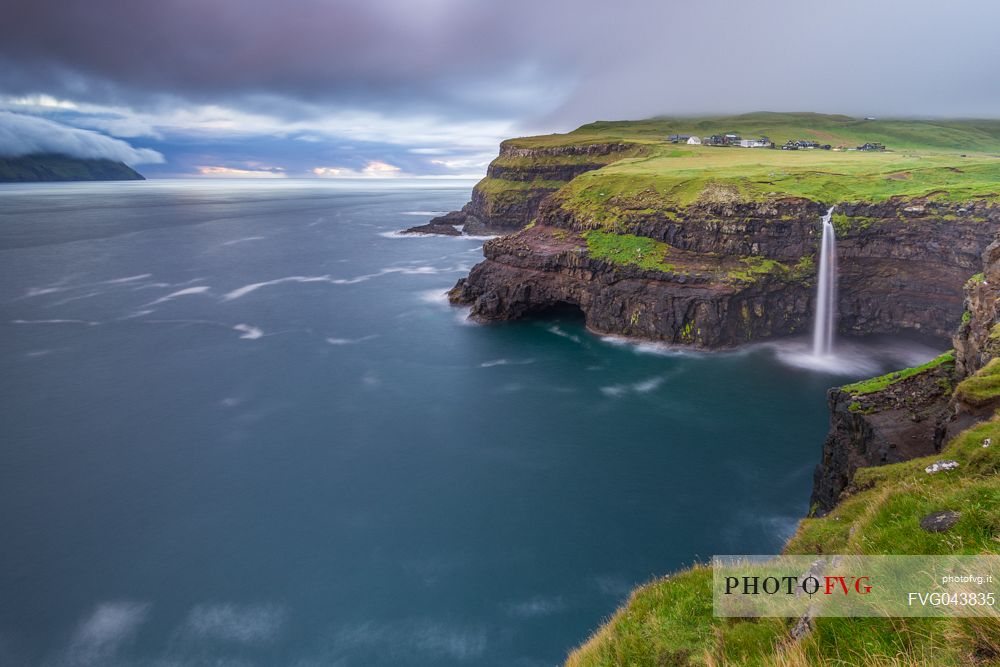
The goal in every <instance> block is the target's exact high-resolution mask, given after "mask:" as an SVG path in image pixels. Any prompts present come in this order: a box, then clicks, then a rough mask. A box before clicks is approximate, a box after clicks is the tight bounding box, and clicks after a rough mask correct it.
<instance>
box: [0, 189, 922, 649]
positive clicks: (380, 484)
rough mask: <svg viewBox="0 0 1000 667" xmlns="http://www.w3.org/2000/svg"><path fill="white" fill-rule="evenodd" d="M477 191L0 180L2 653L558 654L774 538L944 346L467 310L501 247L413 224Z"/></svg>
mask: <svg viewBox="0 0 1000 667" xmlns="http://www.w3.org/2000/svg"><path fill="white" fill-rule="evenodd" d="M469 186H470V184H468V183H440V182H431V183H428V182H421V183H416V182H414V183H406V182H389V183H383V182H346V183H326V182H323V183H317V182H282V183H260V182H251V183H246V182H209V183H203V182H184V181H151V182H144V183H100V184H52V185H34V186H3V187H0V664H3V665H46V666H48V665H56V666H61V665H102V666H103V665H171V666H178V667H188V666H194V665H295V666H303V667H305V666H310V665H466V664H468V665H553V664H557V663H559V662H561V660H562V659H563V657H564V656H565V655H566V653H567V651H568V650H570V649H571V648H572V647H574V646H575V645H577V644H579V643H580V642H582V641H583V640H585V639H586V637H587V636H588V634H589V633H590V632H591V631H592V630H593V629H595V628H596V627H597V626H598V625H599V624H600V622H601V621H602V619H604V618H606V617H607V616H608V615H609V614H610V613H612V612H613V611H614V609H615V608H616V607H617V606H618V605H619V604H620V603H621V602H622V601H623V599H624V598H625V597H626V596H627V594H628V592H629V590H630V589H631V588H632V587H633V586H635V585H636V584H639V583H641V582H644V581H647V580H649V579H650V578H652V577H655V576H658V575H662V574H664V573H667V572H669V571H671V570H674V569H677V568H679V567H682V566H685V565H688V564H690V563H692V562H693V561H695V560H704V559H708V558H710V557H711V556H712V554H715V553H772V552H775V551H776V550H778V549H780V547H781V545H782V543H783V541H784V540H785V539H787V537H788V536H789V535H790V533H791V531H792V530H793V528H794V525H795V522H796V520H797V518H798V517H800V516H802V515H803V514H804V513H805V512H806V510H807V503H808V496H809V490H810V484H811V473H812V469H813V466H814V465H815V464H816V462H817V461H818V459H819V452H820V447H821V444H822V440H823V437H824V435H825V432H826V429H827V420H828V415H827V412H826V405H825V391H826V389H827V387H829V386H832V385H834V384H839V383H843V382H845V381H847V380H849V379H851V378H852V377H861V376H866V375H869V374H870V373H871V372H874V371H877V370H879V369H888V368H891V367H893V366H899V365H902V364H903V363H912V362H913V361H919V360H922V359H926V358H929V357H930V356H932V355H933V354H934V352H935V350H934V349H932V348H929V347H923V346H920V345H917V344H912V345H904V346H895V347H889V346H887V345H886V343H885V342H884V341H875V342H874V343H863V344H855V345H854V346H853V347H852V359H853V360H854V362H855V363H853V364H851V365H847V366H845V367H844V368H843V369H839V368H838V367H834V368H833V369H832V370H831V368H825V369H824V368H822V367H821V368H820V369H812V370H810V369H808V368H801V367H797V366H795V365H794V364H789V363H785V362H783V361H782V359H785V358H790V359H794V358H795V355H796V354H797V353H801V351H802V349H805V347H807V345H808V343H807V342H806V341H791V342H787V343H781V344H779V345H764V346H758V347H754V348H751V349H748V350H743V351H740V352H735V353H721V354H680V353H677V352H675V351H672V350H669V349H666V348H662V347H659V346H655V345H635V344H631V343H628V342H624V341H621V340H615V339H609V338H602V337H600V336H596V335H594V334H592V333H589V332H588V331H586V329H585V328H584V327H583V324H582V322H581V321H579V319H577V318H574V317H573V316H572V314H569V315H567V314H560V315H557V316H554V317H553V318H550V319H541V320H535V321H527V322H519V323H511V324H503V325H492V326H475V325H469V324H468V323H467V322H466V321H465V315H466V313H465V311H464V310H461V309H455V308H452V307H450V306H449V305H448V304H447V302H446V300H445V299H444V292H445V290H447V289H448V288H449V287H451V286H452V285H453V284H454V282H455V281H456V280H457V279H458V278H459V277H461V276H462V275H464V274H465V273H466V272H467V271H468V269H469V268H470V267H471V266H472V265H473V264H474V263H475V262H477V261H478V260H479V258H480V257H481V246H482V240H481V239H469V238H442V237H419V238H413V237H403V238H401V237H399V236H398V235H396V234H394V233H393V232H394V231H395V230H399V229H401V228H404V227H407V226H410V225H413V224H418V223H421V222H423V221H425V220H426V219H427V217H428V216H429V215H432V214H433V213H434V212H437V211H447V210H451V209H454V208H457V207H458V206H460V205H461V204H462V203H464V202H465V201H466V199H467V197H468V190H469ZM796 350H798V352H796ZM789 351H790V352H791V354H790V355H786V354H785V353H786V352H789ZM845 369H846V370H845Z"/></svg>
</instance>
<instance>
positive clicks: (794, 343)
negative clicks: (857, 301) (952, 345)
mask: <svg viewBox="0 0 1000 667" xmlns="http://www.w3.org/2000/svg"><path fill="white" fill-rule="evenodd" d="M753 347H757V348H761V347H763V348H769V349H771V350H773V351H774V355H775V358H776V359H777V360H778V361H780V362H781V363H783V364H786V365H788V366H794V367H795V368H801V369H803V370H809V371H817V372H822V373H828V374H831V375H842V376H849V377H870V376H872V375H878V374H880V373H883V372H886V371H888V370H892V369H894V368H908V367H911V366H918V365H920V364H922V363H925V362H927V361H930V360H931V359H933V358H934V357H936V356H937V355H939V354H940V353H941V351H942V350H941V349H938V348H936V347H933V346H931V345H928V344H925V343H919V342H916V341H911V340H897V341H894V342H884V341H880V342H879V343H878V344H872V343H871V342H866V341H865V340H864V339H854V340H851V339H847V340H844V339H841V340H840V342H838V343H837V353H836V355H829V356H817V355H815V354H814V353H813V347H812V342H811V341H808V340H805V339H787V340H782V341H773V342H768V343H760V344H759V345H755V346H753Z"/></svg>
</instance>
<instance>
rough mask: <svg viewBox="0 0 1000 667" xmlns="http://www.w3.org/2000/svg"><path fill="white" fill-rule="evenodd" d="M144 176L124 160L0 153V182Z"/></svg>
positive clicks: (132, 178) (97, 179)
mask: <svg viewBox="0 0 1000 667" xmlns="http://www.w3.org/2000/svg"><path fill="white" fill-rule="evenodd" d="M144 180H146V178H145V176H143V175H142V174H140V173H139V172H137V171H136V170H135V169H132V167H130V166H128V165H127V164H125V163H124V162H115V161H114V160H107V159H88V158H77V157H71V156H69V155H58V154H50V153H46V154H35V155H22V156H19V157H3V156H0V183H32V182H42V181H144Z"/></svg>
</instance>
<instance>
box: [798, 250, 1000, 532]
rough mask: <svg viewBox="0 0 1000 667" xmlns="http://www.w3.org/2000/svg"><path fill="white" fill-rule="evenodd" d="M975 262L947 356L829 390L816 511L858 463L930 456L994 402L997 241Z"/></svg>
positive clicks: (999, 273) (997, 389)
mask: <svg viewBox="0 0 1000 667" xmlns="http://www.w3.org/2000/svg"><path fill="white" fill-rule="evenodd" d="M938 249H939V250H940V251H942V252H954V248H952V249H949V250H945V249H943V248H940V247H939V248H938ZM981 267H982V268H981V270H982V272H981V273H978V274H976V275H974V276H973V277H972V278H970V279H968V280H967V282H966V283H965V286H964V311H963V314H962V315H961V317H960V318H955V319H954V321H958V320H959V319H960V320H961V325H960V326H959V327H958V331H957V333H955V335H954V337H953V339H952V344H953V346H954V349H955V351H954V354H949V355H945V356H943V357H941V358H939V359H938V360H936V361H937V363H931V364H928V365H927V366H925V367H921V368H919V369H911V370H910V371H901V372H898V373H894V374H890V375H888V376H884V377H883V378H877V379H875V380H870V381H866V382H861V383H856V384H855V385H848V386H847V387H842V388H836V389H831V390H830V392H829V395H828V399H829V403H830V411H831V422H830V425H831V427H830V433H829V435H828V436H827V439H826V441H825V442H824V444H823V458H822V461H821V463H820V464H819V465H818V466H817V468H816V472H815V475H814V478H813V494H812V503H813V506H814V508H815V509H816V510H817V511H818V512H819V513H823V512H824V511H826V510H828V509H830V508H831V507H833V506H834V505H835V504H836V503H837V502H838V500H839V499H840V497H841V495H842V494H843V493H845V492H846V493H852V492H853V491H854V489H853V488H852V480H853V477H854V472H855V471H856V470H857V469H858V468H860V467H867V466H878V465H885V464H887V463H894V462H897V461H905V460H907V459H911V458H915V457H919V456H927V455H930V454H933V453H935V452H937V451H939V450H940V448H941V446H942V444H943V443H945V442H947V441H948V440H950V439H951V438H953V437H954V436H955V435H957V434H958V433H960V432H962V431H963V430H965V429H967V428H969V427H971V426H973V425H974V424H976V423H978V422H980V421H982V420H984V419H988V418H990V417H991V416H992V415H993V413H994V412H995V411H996V410H997V408H1000V377H998V373H1000V368H998V366H1000V359H998V356H1000V325H998V322H1000V307H998V304H1000V302H998V297H1000V241H994V242H993V243H991V244H989V245H988V246H987V248H986V250H985V251H984V252H983V253H982V256H981ZM883 385H884V386H883Z"/></svg>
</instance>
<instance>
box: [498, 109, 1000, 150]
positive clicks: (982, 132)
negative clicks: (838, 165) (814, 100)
mask: <svg viewBox="0 0 1000 667" xmlns="http://www.w3.org/2000/svg"><path fill="white" fill-rule="evenodd" d="M726 132H735V133H737V134H740V135H742V136H744V137H756V136H760V135H765V136H768V137H770V138H771V139H772V140H773V141H774V142H775V143H776V144H783V143H785V142H786V141H788V140H789V139H811V140H815V141H818V142H820V143H824V144H831V145H833V146H834V147H836V146H840V145H843V146H857V145H859V144H862V143H865V142H882V143H884V144H885V145H886V146H887V147H889V148H890V149H895V150H920V151H942V152H955V151H960V152H973V153H989V154H994V155H997V154H1000V120H903V119H876V120H864V119H860V118H852V117H850V116H842V115H829V114H817V113H777V112H758V113H749V114H743V115H740V116H716V117H701V118H651V119H649V120H640V121H598V122H596V123H589V124H587V125H584V126H582V127H580V128H578V129H576V130H573V131H572V132H569V133H566V134H549V135H543V136H538V137H524V138H522V139H515V140H513V143H514V145H517V146H524V147H537V146H560V145H572V144H581V143H590V142H593V141H609V140H619V141H637V142H661V141H663V140H664V139H665V138H666V137H667V136H669V135H670V134H691V135H696V136H707V135H711V134H719V133H726Z"/></svg>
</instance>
